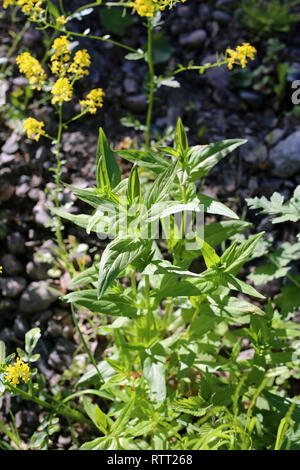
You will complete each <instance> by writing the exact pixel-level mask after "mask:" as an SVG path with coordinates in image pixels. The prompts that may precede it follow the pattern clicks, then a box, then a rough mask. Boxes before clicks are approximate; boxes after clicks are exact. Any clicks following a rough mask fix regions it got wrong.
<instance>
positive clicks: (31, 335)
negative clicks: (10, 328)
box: [25, 328, 41, 354]
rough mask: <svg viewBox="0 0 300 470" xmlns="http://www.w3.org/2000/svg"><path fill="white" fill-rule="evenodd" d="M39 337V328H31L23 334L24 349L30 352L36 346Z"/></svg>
mask: <svg viewBox="0 0 300 470" xmlns="http://www.w3.org/2000/svg"><path fill="white" fill-rule="evenodd" d="M40 337H41V330H40V329H39V328H32V329H31V330H29V331H27V333H26V334H25V351H26V352H27V353H28V354H31V353H32V352H33V350H34V348H35V347H36V344H37V342H38V340H39V339H40Z"/></svg>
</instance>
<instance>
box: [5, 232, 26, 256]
mask: <svg viewBox="0 0 300 470" xmlns="http://www.w3.org/2000/svg"><path fill="white" fill-rule="evenodd" d="M25 242H26V240H25V238H24V237H23V235H21V233H20V232H14V233H12V234H11V235H8V237H7V247H8V249H9V251H10V252H11V253H13V254H14V255H22V254H23V253H25Z"/></svg>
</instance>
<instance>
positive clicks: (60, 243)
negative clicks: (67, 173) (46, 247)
mask: <svg viewBox="0 0 300 470" xmlns="http://www.w3.org/2000/svg"><path fill="white" fill-rule="evenodd" d="M58 118H59V124H58V133H57V141H56V169H55V183H56V187H55V193H54V203H55V206H56V208H57V209H58V208H59V192H60V171H61V154H60V143H61V136H62V129H63V123H62V104H59V108H58ZM56 220H57V223H56V227H55V233H56V240H57V243H58V247H59V251H60V254H61V255H62V257H63V259H64V260H65V247H64V243H63V239H62V233H61V225H62V224H61V218H60V216H57V219H56Z"/></svg>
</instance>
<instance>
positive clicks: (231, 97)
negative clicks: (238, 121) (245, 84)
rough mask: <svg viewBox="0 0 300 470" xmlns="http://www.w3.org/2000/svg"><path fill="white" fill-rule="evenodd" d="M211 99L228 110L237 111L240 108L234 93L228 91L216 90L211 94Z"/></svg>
mask: <svg viewBox="0 0 300 470" xmlns="http://www.w3.org/2000/svg"><path fill="white" fill-rule="evenodd" d="M213 98H214V100H215V102H216V103H218V104H219V105H220V106H221V107H222V108H226V109H230V110H236V111H237V110H239V109H240V108H241V104H240V101H239V100H238V98H237V97H236V95H235V94H234V93H232V92H231V91H230V90H228V89H226V88H225V89H224V90H223V89H220V88H217V89H216V90H215V91H214V93H213Z"/></svg>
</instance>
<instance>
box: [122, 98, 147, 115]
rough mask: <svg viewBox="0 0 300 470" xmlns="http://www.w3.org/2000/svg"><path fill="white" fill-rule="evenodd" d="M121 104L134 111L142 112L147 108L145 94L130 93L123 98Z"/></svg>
mask: <svg viewBox="0 0 300 470" xmlns="http://www.w3.org/2000/svg"><path fill="white" fill-rule="evenodd" d="M123 104H124V106H126V108H129V109H131V110H132V111H135V112H136V113H142V112H143V111H146V109H147V96H145V95H130V96H126V97H125V98H124V99H123Z"/></svg>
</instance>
